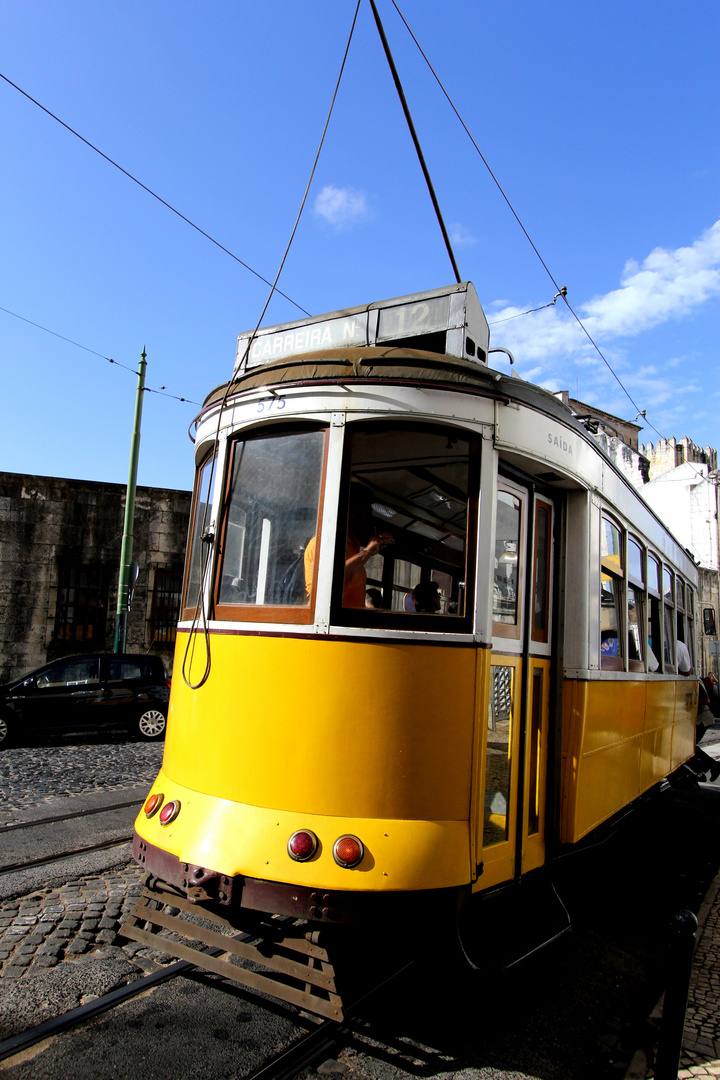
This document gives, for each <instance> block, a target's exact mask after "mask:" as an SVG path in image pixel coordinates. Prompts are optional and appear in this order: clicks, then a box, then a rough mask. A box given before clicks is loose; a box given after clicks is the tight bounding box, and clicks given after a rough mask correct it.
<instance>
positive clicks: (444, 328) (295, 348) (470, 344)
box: [235, 282, 489, 374]
mask: <svg viewBox="0 0 720 1080" xmlns="http://www.w3.org/2000/svg"><path fill="white" fill-rule="evenodd" d="M488 337H489V332H488V326H487V321H486V319H485V315H484V312H483V310H482V308H481V307H480V301H479V300H478V298H477V294H476V293H475V289H474V288H473V286H472V284H471V283H470V282H465V283H463V284H462V285H454V286H449V287H446V288H444V289H438V290H435V291H433V292H426V293H416V294H414V295H411V296H400V297H396V298H395V299H392V300H381V301H379V302H377V303H373V304H366V305H364V306H362V307H357V308H348V309H346V310H345V311H336V312H331V313H330V314H327V315H317V316H314V317H312V318H308V319H303V320H299V321H297V322H292V323H282V324H280V325H279V326H268V327H263V328H262V329H261V330H258V332H257V334H255V336H254V337H253V335H252V334H251V333H250V332H245V333H242V334H240V335H239V336H238V349H237V358H236V363H235V373H236V374H237V373H238V372H240V371H245V370H248V369H250V368H255V367H258V366H260V365H262V364H268V363H271V362H272V361H273V360H280V359H283V358H284V357H290V356H298V355H300V354H301V353H306V352H313V351H314V350H316V349H317V350H325V349H336V348H342V347H347V346H362V345H391V344H392V343H393V342H398V343H402V344H406V345H412V342H413V339H418V340H417V346H416V347H417V348H431V349H432V351H435V352H448V353H451V354H452V355H455V356H464V357H467V358H474V359H477V360H479V362H481V363H485V362H486V357H487V347H488ZM428 342H432V345H429V344H428Z"/></svg>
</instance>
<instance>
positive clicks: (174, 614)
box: [152, 566, 182, 644]
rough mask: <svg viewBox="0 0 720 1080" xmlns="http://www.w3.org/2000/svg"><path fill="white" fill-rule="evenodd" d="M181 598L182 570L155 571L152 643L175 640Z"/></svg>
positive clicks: (160, 569) (159, 568)
mask: <svg viewBox="0 0 720 1080" xmlns="http://www.w3.org/2000/svg"><path fill="white" fill-rule="evenodd" d="M181 596H182V570H169V569H167V568H166V567H160V566H159V567H158V568H157V570H156V571H155V587H154V589H153V606H152V637H153V643H158V642H167V643H168V644H169V643H172V642H173V641H174V640H175V631H176V629H177V624H178V620H179V618H180V599H181Z"/></svg>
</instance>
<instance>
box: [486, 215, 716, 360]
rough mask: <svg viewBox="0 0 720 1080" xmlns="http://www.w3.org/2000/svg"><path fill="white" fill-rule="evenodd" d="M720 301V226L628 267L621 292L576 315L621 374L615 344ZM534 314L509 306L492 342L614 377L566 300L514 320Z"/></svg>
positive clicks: (520, 355)
mask: <svg viewBox="0 0 720 1080" xmlns="http://www.w3.org/2000/svg"><path fill="white" fill-rule="evenodd" d="M716 296H720V221H717V222H716V223H715V224H714V225H713V226H712V227H711V228H710V229H708V230H707V231H706V232H704V233H703V235H702V236H701V237H700V238H699V240H696V241H695V243H694V244H692V246H690V247H680V248H676V249H675V250H674V251H668V250H666V249H664V248H655V250H654V251H651V252H650V254H649V255H648V256H647V257H646V258H645V260H644V261H643V263H642V264H638V263H637V262H634V261H632V260H631V261H629V262H628V263H626V265H625V269H624V271H623V274H622V277H621V281H620V288H618V289H613V290H612V291H611V292H608V293H606V294H605V295H604V296H599V297H595V298H594V299H592V300H590V301H588V302H587V303H585V304H578V305H575V304H573V307H575V310H576V311H577V313H578V316H579V317H580V318H581V319H582V322H583V324H584V326H585V327H586V328H587V331H588V333H589V334H590V335H591V337H592V338H593V339H594V340H595V341H596V342H597V344H598V345H599V347H600V348H601V349H602V351H603V353H604V354H605V356H606V357H607V358H608V360H609V361H610V362H611V363H613V365H615V364H616V363H617V364H618V365H619V366H620V365H622V363H623V362H625V355H624V353H622V352H617V351H616V352H614V355H613V354H611V352H610V350H609V343H610V342H612V341H613V340H614V339H617V338H623V337H632V336H635V335H637V334H640V333H642V332H643V331H645V330H649V329H651V328H653V327H655V326H659V325H661V324H662V323H664V322H667V321H668V320H670V319H676V318H681V317H682V316H684V315H687V314H688V313H689V312H691V311H692V310H693V309H694V308H696V307H699V306H700V305H701V304H704V303H705V302H706V301H707V300H709V299H711V298H712V297H716ZM569 299H570V300H571V302H572V298H571V297H569ZM536 303H537V302H536ZM534 306H535V304H532V303H528V304H525V305H510V304H505V305H504V306H503V307H501V308H499V309H498V310H494V311H493V313H492V315H491V317H490V320H489V322H490V325H491V333H492V337H493V340H495V341H498V340H500V341H502V344H503V345H505V346H506V347H507V348H509V349H511V350H512V352H513V353H515V355H516V358H517V359H518V360H520V359H522V361H523V362H524V363H528V362H537V361H542V360H546V361H547V360H552V361H553V362H554V364H557V363H558V362H559V361H561V360H563V359H566V360H567V359H571V360H572V361H574V362H575V363H576V364H579V365H582V366H586V365H588V366H592V365H594V364H599V365H602V367H603V368H604V370H605V372H607V368H605V366H604V365H603V364H602V360H601V359H600V357H599V356H598V355H597V353H596V352H595V351H594V349H593V348H592V345H591V344H590V342H589V341H588V339H587V336H586V335H585V333H584V332H583V330H582V328H581V327H580V326H579V325H578V323H577V322H576V321H575V319H574V318H573V316H572V315H571V313H570V312H569V311H568V310H567V308H566V307H565V305H564V303H563V302H562V300H558V301H557V303H556V304H555V306H553V307H546V308H544V309H542V310H540V311H538V312H535V313H533V314H532V315H525V316H524V317H522V318H514V317H513V316H518V315H521V314H522V313H523V312H524V311H527V309H528V308H531V307H534ZM493 307H494V305H493V304H490V305H489V308H493ZM607 374H608V375H609V372H607Z"/></svg>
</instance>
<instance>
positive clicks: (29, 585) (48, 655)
mask: <svg viewBox="0 0 720 1080" xmlns="http://www.w3.org/2000/svg"><path fill="white" fill-rule="evenodd" d="M125 496H126V488H125V486H124V485H121V484H101V483H94V482H92V481H86V480H66V479H62V478H60V477H49V476H29V475H25V474H19V473H0V521H1V522H2V526H1V529H0V682H6V681H7V680H9V679H11V678H14V677H16V676H18V675H21V674H22V673H23V672H25V671H29V670H31V669H32V668H35V667H38V666H40V665H41V664H44V663H46V662H47V661H50V660H55V659H56V658H58V657H61V656H68V655H73V654H76V653H83V652H94V651H96V650H100V651H111V650H112V648H113V645H114V640H115V621H116V608H117V589H118V573H119V568H120V548H121V544H122V534H123V522H124V515H125ZM190 496H191V493H190V492H189V491H173V490H169V489H165V488H148V487H138V488H137V493H136V501H135V526H134V546H133V559H134V561H135V562H136V563H137V564H138V568H139V573H138V578H137V581H136V584H135V588H134V592H133V598H132V603H131V606H130V615H129V619H128V633H127V651H128V652H143V653H145V652H147V653H150V652H151V653H155V654H157V655H159V656H161V657H162V658H163V661H164V663H165V667H166V670H167V671H168V673H170V672H171V669H172V658H173V648H174V641H175V626H176V623H177V618H178V610H179V605H180V591H181V585H182V573H183V563H184V554H185V542H186V538H187V527H188V520H189V515H190Z"/></svg>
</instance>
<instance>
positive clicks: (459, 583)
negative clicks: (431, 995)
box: [134, 283, 697, 996]
mask: <svg viewBox="0 0 720 1080" xmlns="http://www.w3.org/2000/svg"><path fill="white" fill-rule="evenodd" d="M488 353H489V332H488V326H487V322H486V320H485V316H484V314H483V311H482V308H481V306H480V303H479V301H478V299H477V296H476V294H475V290H474V289H473V286H472V285H471V284H470V283H464V284H460V285H453V286H451V287H448V288H442V289H438V290H435V291H432V292H428V293H421V294H416V295H412V296H407V297H400V298H397V299H392V300H386V301H382V302H379V303H375V304H369V305H365V306H362V307H359V308H355V309H352V310H347V311H342V312H337V313H333V314H330V315H324V316H319V317H317V318H311V319H306V320H302V321H299V322H294V323H289V324H285V325H282V326H278V327H268V328H265V329H262V330H260V331H259V332H258V333H257V334H256V335H248V334H244V335H241V336H240V338H239V342H238V358H237V364H236V368H235V371H234V374H233V378H232V380H231V381H230V382H229V383H228V384H227V385H225V386H221V387H219V388H218V389H217V390H215V391H214V392H213V393H211V394H210V395H209V397H208V398H207V400H206V401H205V403H204V406H203V409H202V411H201V413H200V415H199V418H198V420H197V424H196V430H197V437H196V444H195V454H196V466H197V478H196V484H195V495H194V503H193V511H192V518H191V529H190V538H189V544H188V561H187V570H186V580H185V586H184V599H183V611H182V617H181V621H180V624H179V627H178V633H177V647H176V660H175V668H174V677H173V685H172V695H171V700H170V715H169V724H168V733H167V740H166V744H165V752H164V759H163V765H162V770H161V772H160V774H159V776H158V778H157V780H156V782H155V784H154V785H153V788H152V791H151V793H150V797H149V798H148V801H147V802H146V804H145V806H144V808H143V809H142V811H141V812H140V814H139V815H138V818H137V822H136V826H135V829H136V836H135V846H134V853H135V856H136V858H137V859H138V860H139V862H140V863H141V865H142V866H144V867H145V868H146V869H147V870H148V871H149V873H150V875H151V882H150V885H151V889H152V888H154V889H156V890H160V891H159V892H156V895H157V896H161V898H162V897H164V898H165V899H167V898H168V896H171V897H172V896H174V897H176V898H177V899H175V900H171V901H170V902H173V903H176V904H180V906H183V904H184V906H185V908H187V909H188V910H189V907H190V905H192V904H195V905H197V904H199V905H201V907H202V909H203V910H204V911H207V912H211V911H212V912H215V914H216V915H217V914H218V913H220V915H221V916H222V917H223V918H224V919H225V921H226V923H227V925H228V926H230V927H233V926H238V925H240V921H239V916H240V913H241V912H255V913H266V914H270V915H274V916H286V917H290V918H292V919H295V920H301V921H302V922H303V925H305V926H306V927H310V928H311V929H312V928H317V927H322V926H327V925H335V924H345V923H352V922H353V920H357V919H362V918H363V917H364V916H365V915H366V914H367V913H368V912H374V913H382V911H383V910H384V907H383V905H385V904H387V905H392V904H393V903H395V904H398V903H400V904H401V907H402V909H403V910H405V911H410V910H411V909H413V908H415V907H421V906H422V905H423V903H425V902H428V903H430V902H431V903H433V904H435V905H436V910H437V905H438V903H439V904H440V905H441V907H442V905H445V909H446V910H447V912H449V913H451V912H454V911H455V910H456V908H457V905H458V902H459V901H460V900H463V899H464V900H467V898H468V897H469V896H471V895H472V894H480V893H485V892H488V891H494V890H496V889H497V888H498V887H499V886H502V885H503V883H511V882H513V881H517V880H518V879H519V878H520V877H521V876H523V875H525V874H528V873H530V872H532V871H538V870H539V868H541V867H543V866H544V865H545V864H546V862H548V861H549V860H550V859H551V858H552V856H553V854H554V853H555V852H556V851H557V850H558V848H559V846H560V845H569V844H575V843H577V842H578V841H580V840H581V839H582V838H583V837H585V836H586V835H587V834H588V833H589V832H591V830H593V829H595V828H596V827H597V826H598V825H600V824H601V823H602V822H604V821H606V820H608V819H609V818H611V817H612V816H613V815H615V814H616V813H617V812H618V811H619V810H621V809H622V808H623V807H625V806H627V805H628V804H629V803H631V802H632V801H633V800H635V799H637V798H638V797H639V796H640V795H642V793H643V792H646V791H648V790H649V789H650V788H652V787H653V786H654V785H656V784H657V783H658V781H660V780H661V779H662V778H664V777H666V776H668V775H669V774H671V773H672V772H673V771H674V770H676V769H677V768H678V767H679V766H680V765H681V764H682V763H683V762H685V761H686V760H687V759H688V758H690V757H691V756H692V754H693V751H694V738H695V714H696V705H697V683H696V682H695V681H694V679H687V678H685V677H683V676H682V675H681V674H680V673H679V672H678V669H677V663H676V655H677V642H678V640H682V641H684V642H685V644H686V645H687V647H688V649H689V650H690V652H691V655H692V656H694V655H695V653H696V647H695V634H696V629H695V590H696V571H695V567H694V564H693V561H692V559H691V558H690V556H689V555H688V554H687V553H686V551H685V550H683V548H682V547H681V546H680V545H679V544H678V543H677V542H676V541H675V539H674V538H673V537H672V535H671V534H670V533H669V532H668V531H667V529H666V528H665V527H664V526H663V525H662V524H661V523H660V521H659V520H658V518H657V517H656V516H655V515H654V514H653V512H652V511H651V510H650V509H649V508H648V506H647V505H646V504H645V503H644V502H643V500H642V498H641V497H640V496H639V495H638V493H637V492H636V491H635V490H634V489H633V487H632V486H631V485H630V484H629V482H628V480H627V479H626V478H625V477H624V476H623V475H622V474H621V473H620V472H619V470H618V469H617V468H616V466H615V465H614V464H613V463H612V461H611V460H610V459H609V458H608V457H607V456H606V455H605V454H604V452H603V451H602V450H601V448H600V447H599V445H598V444H597V442H596V441H595V440H594V439H593V438H592V436H591V434H590V433H589V432H588V430H587V429H586V428H585V427H584V426H583V425H582V424H581V423H580V422H579V421H578V420H577V419H576V417H575V416H574V415H573V414H572V412H571V411H570V409H569V408H568V407H567V406H565V405H564V404H563V403H562V402H561V401H560V400H559V399H558V398H557V397H555V396H554V395H553V394H551V393H549V392H547V391H545V390H543V389H541V388H539V387H537V386H534V385H531V384H529V383H526V382H524V381H522V380H520V379H517V378H509V377H506V376H504V375H501V374H500V373H499V372H497V371H493V370H492V369H491V368H490V367H489V366H488ZM163 890H164V891H163ZM155 907H156V908H158V909H159V904H156V905H155ZM145 914H146V917H147V912H146V913H145ZM158 917H159V916H158ZM178 955H180V954H178ZM283 996H285V995H283Z"/></svg>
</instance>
